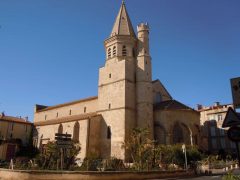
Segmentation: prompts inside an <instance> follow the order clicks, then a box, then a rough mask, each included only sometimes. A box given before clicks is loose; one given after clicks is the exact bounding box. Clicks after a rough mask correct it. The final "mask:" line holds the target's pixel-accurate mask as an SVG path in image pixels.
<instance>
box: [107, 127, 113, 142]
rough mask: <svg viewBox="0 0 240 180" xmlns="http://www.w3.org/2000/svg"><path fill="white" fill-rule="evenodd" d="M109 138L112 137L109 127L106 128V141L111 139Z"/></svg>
mask: <svg viewBox="0 0 240 180" xmlns="http://www.w3.org/2000/svg"><path fill="white" fill-rule="evenodd" d="M111 136H112V132H111V127H110V126H108V127H107V139H111Z"/></svg>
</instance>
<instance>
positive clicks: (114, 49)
mask: <svg viewBox="0 0 240 180" xmlns="http://www.w3.org/2000/svg"><path fill="white" fill-rule="evenodd" d="M116 52H117V51H116V46H113V56H116Z"/></svg>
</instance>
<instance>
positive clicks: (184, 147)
mask: <svg viewBox="0 0 240 180" xmlns="http://www.w3.org/2000/svg"><path fill="white" fill-rule="evenodd" d="M182 150H183V154H184V157H185V168H186V170H187V151H186V145H185V144H183V145H182Z"/></svg>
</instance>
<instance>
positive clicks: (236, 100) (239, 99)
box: [231, 77, 240, 108]
mask: <svg viewBox="0 0 240 180" xmlns="http://www.w3.org/2000/svg"><path fill="white" fill-rule="evenodd" d="M231 87H232V97H233V104H234V107H235V108H240V77H237V78H232V79H231Z"/></svg>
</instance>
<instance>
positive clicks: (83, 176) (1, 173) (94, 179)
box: [0, 169, 194, 180]
mask: <svg viewBox="0 0 240 180" xmlns="http://www.w3.org/2000/svg"><path fill="white" fill-rule="evenodd" d="M193 175H194V174H193V172H191V171H190V172H185V171H152V172H77V171H75V172H73V171H72V172H66V171H65V172H54V171H20V170H19V171H17V170H6V169H0V177H1V178H0V179H2V180H13V179H24V180H26V179H35V180H37V179H44V180H48V179H62V180H68V179H69V180H70V179H71V180H75V179H76V180H131V179H137V180H141V179H154V178H174V177H178V178H179V177H182V178H183V177H190V176H193Z"/></svg>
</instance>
